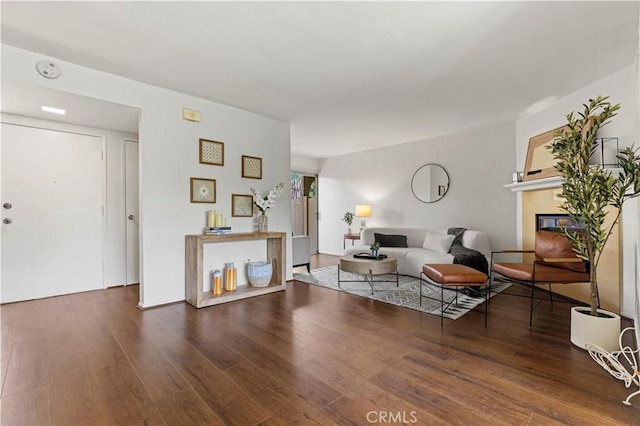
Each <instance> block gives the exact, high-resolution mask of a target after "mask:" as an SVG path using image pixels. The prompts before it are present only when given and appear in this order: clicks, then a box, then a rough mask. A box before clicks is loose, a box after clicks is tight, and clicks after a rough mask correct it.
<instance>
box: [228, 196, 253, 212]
mask: <svg viewBox="0 0 640 426" xmlns="http://www.w3.org/2000/svg"><path fill="white" fill-rule="evenodd" d="M231 216H232V217H253V196H251V195H246V194H231Z"/></svg>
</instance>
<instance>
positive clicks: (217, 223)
mask: <svg viewBox="0 0 640 426" xmlns="http://www.w3.org/2000/svg"><path fill="white" fill-rule="evenodd" d="M221 222H222V215H221V214H220V213H216V214H215V226H216V227H218V226H221V225H220V223H221Z"/></svg>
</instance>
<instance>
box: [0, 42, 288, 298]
mask: <svg viewBox="0 0 640 426" xmlns="http://www.w3.org/2000/svg"><path fill="white" fill-rule="evenodd" d="M42 59H50V60H53V61H55V62H56V63H57V64H58V65H59V66H60V68H61V70H62V75H61V76H60V77H59V78H57V79H55V80H48V79H45V78H43V77H40V76H39V75H38V74H37V73H36V71H35V63H36V62H37V61H39V60H42ZM2 78H3V79H6V80H12V81H16V82H22V83H27V84H35V85H39V86H43V87H47V88H50V89H55V90H62V91H66V92H71V93H76V94H80V95H83V96H89V97H93V98H97V99H102V100H107V101H110V102H116V103H120V104H124V105H129V106H133V107H136V108H140V109H141V118H140V134H139V141H140V248H141V255H140V279H141V294H140V305H141V307H148V306H154V305H159V304H163V303H170V302H174V301H179V300H184V280H185V278H184V277H185V274H184V271H185V268H184V266H185V265H184V262H185V261H184V237H185V235H187V234H199V233H201V232H202V228H203V226H204V225H205V212H206V211H207V210H209V209H212V208H213V209H216V210H218V211H221V212H222V213H223V214H224V215H225V216H227V217H228V223H230V225H231V226H232V227H233V230H234V231H237V232H248V231H253V230H254V224H253V221H252V219H250V218H231V194H233V193H237V194H249V188H250V187H254V186H255V187H256V188H258V189H261V190H263V191H265V190H268V189H270V188H271V187H273V186H274V185H275V184H277V183H278V182H284V183H285V185H286V187H285V192H284V194H287V188H288V185H289V172H290V170H291V167H290V153H289V152H290V143H289V125H288V124H287V123H284V122H280V121H277V120H273V119H270V118H266V117H262V116H259V115H257V114H253V113H249V112H246V111H242V110H239V109H236V108H232V107H228V106H225V105H221V104H217V103H214V102H210V101H206V100H203V99H199V98H196V97H193V96H187V95H184V94H180V93H177V92H173V91H170V90H166V89H162V88H158V87H154V86H150V85H147V84H143V83H140V82H136V81H133V80H129V79H125V78H122V77H118V76H115V75H112V74H108V73H104V72H100V71H95V70H92V69H89V68H85V67H81V66H78V65H75V64H71V63H68V62H65V61H61V60H58V59H56V58H50V57H47V56H45V55H40V54H36V53H33V52H29V51H26V50H22V49H17V48H14V47H11V46H6V45H2ZM212 83H213V82H212ZM182 108H191V109H195V110H198V111H200V112H201V113H202V122H201V123H192V122H187V121H184V120H182V119H181V111H182ZM199 138H206V139H212V140H216V141H221V142H224V143H225V146H224V147H225V164H224V167H220V166H211V165H204V164H199V163H198V139H199ZM243 154H244V155H251V156H256V157H261V158H262V166H263V170H262V180H254V179H246V178H242V177H241V164H240V156H241V155H243ZM190 177H206V178H212V179H216V180H217V203H216V204H192V203H190V202H189V178H190ZM269 228H270V230H278V231H283V232H286V233H287V235H290V205H289V202H288V200H286V199H285V200H284V201H282V200H281V202H279V203H278V204H277V205H276V207H275V208H273V209H272V210H271V211H270V212H269ZM287 247H288V249H287V265H288V266H289V267H287V271H288V272H287V279H291V278H292V275H291V271H290V269H291V268H290V265H291V250H290V238H289V237H288V244H287ZM227 260H228V261H233V260H235V259H227Z"/></svg>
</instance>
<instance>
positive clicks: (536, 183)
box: [502, 176, 564, 192]
mask: <svg viewBox="0 0 640 426" xmlns="http://www.w3.org/2000/svg"><path fill="white" fill-rule="evenodd" d="M563 181H564V178H563V177H562V176H553V177H548V178H543V179H536V180H529V181H526V182H518V183H510V184H508V185H502V187H503V188H509V189H510V190H511V191H513V192H521V191H537V190H538V189H547V188H560V187H561V186H562V182H563Z"/></svg>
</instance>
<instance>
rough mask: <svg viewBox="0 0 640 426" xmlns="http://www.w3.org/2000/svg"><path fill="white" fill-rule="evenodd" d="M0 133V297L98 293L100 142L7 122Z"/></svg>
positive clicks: (101, 225) (102, 190) (9, 299)
mask: <svg viewBox="0 0 640 426" xmlns="http://www.w3.org/2000/svg"><path fill="white" fill-rule="evenodd" d="M1 131H2V142H1V143H2V193H1V195H2V201H1V203H0V204H2V206H0V209H1V211H2V219H3V223H2V224H1V227H2V233H1V236H2V274H1V276H2V293H1V295H0V300H1V301H2V302H3V303H6V302H15V301H20V300H28V299H37V298H42V297H49V296H56V295H61V294H68V293H75V292H80V291H87V290H95V289H100V288H103V266H102V263H103V241H104V239H103V238H104V237H103V233H104V229H103V228H104V216H103V205H104V193H105V179H104V177H105V172H104V160H103V159H102V150H103V141H102V138H100V137H96V136H87V135H80V134H74V133H67V132H60V131H54V130H45V129H37V128H32V127H24V126H18V125H11V124H2V127H1ZM7 203H10V204H11V208H7V207H8V206H9V204H7ZM8 221H11V223H9V224H7V223H6V222H8Z"/></svg>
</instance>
